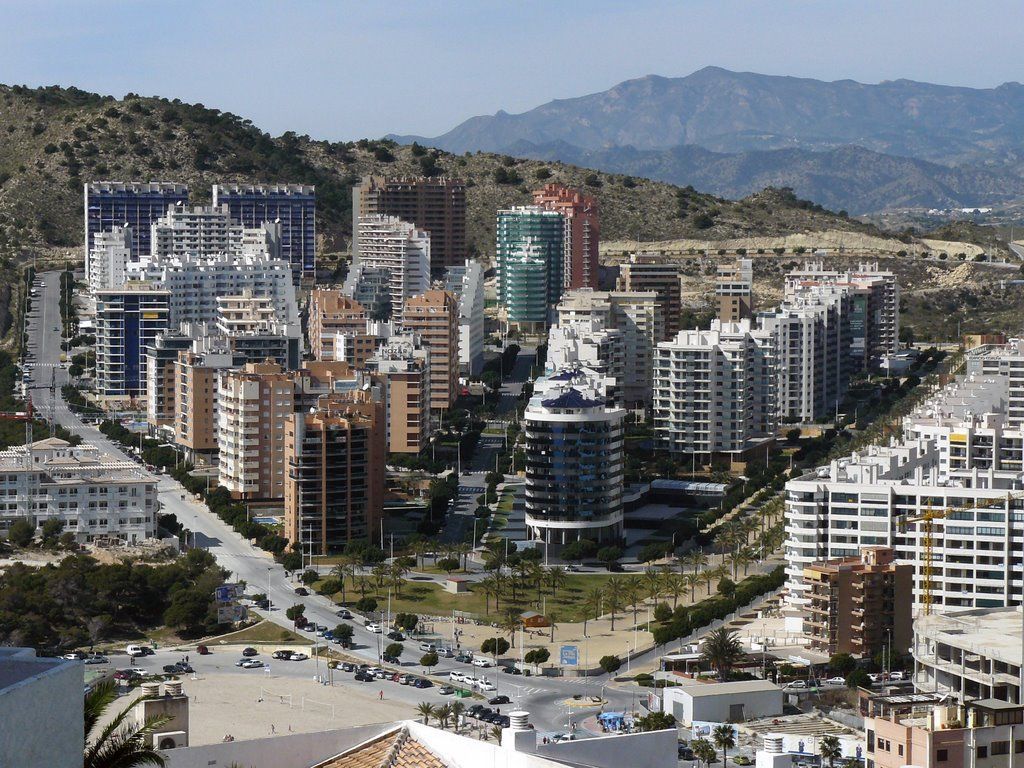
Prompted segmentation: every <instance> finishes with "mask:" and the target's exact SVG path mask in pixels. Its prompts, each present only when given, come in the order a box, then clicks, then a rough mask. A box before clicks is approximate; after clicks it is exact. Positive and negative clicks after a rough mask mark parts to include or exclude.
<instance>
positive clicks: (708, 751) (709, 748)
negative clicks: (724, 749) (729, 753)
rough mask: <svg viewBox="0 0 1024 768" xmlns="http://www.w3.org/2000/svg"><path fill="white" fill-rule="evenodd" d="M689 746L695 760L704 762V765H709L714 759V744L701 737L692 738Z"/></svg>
mask: <svg viewBox="0 0 1024 768" xmlns="http://www.w3.org/2000/svg"><path fill="white" fill-rule="evenodd" d="M690 748H691V749H692V750H693V756H694V757H695V758H697V762H700V763H704V765H705V766H709V765H711V763H712V762H713V761H714V759H715V745H714V744H712V743H711V742H710V741H708V740H707V739H705V738H703V737H702V738H699V739H694V740H693V742H692V743H691V744H690Z"/></svg>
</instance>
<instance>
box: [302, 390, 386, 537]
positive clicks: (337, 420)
mask: <svg viewBox="0 0 1024 768" xmlns="http://www.w3.org/2000/svg"><path fill="white" fill-rule="evenodd" d="M285 456H286V462H287V467H286V478H285V492H284V508H285V514H284V521H285V526H284V528H285V537H286V538H287V539H288V540H289V542H291V543H292V544H294V545H296V546H297V547H298V548H299V549H300V550H301V551H302V552H306V553H308V554H310V555H314V554H316V555H327V554H331V553H334V552H339V551H341V550H342V549H343V548H344V547H345V545H346V544H348V543H349V542H352V541H358V540H366V539H370V540H373V535H374V533H375V532H376V531H378V530H379V528H380V520H381V518H382V517H383V512H384V466H385V464H386V462H387V450H386V442H385V427H384V407H383V404H382V403H381V402H380V400H379V399H375V394H374V393H373V392H367V391H359V392H352V393H346V394H344V395H326V396H324V397H322V398H320V400H319V401H318V403H317V406H316V408H315V409H314V410H312V411H310V412H305V411H300V412H298V413H295V414H293V415H292V417H291V419H290V420H289V422H288V424H287V426H286V428H285Z"/></svg>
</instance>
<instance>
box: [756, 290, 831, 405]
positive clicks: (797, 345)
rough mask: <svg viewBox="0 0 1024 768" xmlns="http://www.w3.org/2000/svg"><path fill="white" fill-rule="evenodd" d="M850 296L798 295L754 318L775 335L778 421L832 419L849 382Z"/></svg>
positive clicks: (827, 293)
mask: <svg viewBox="0 0 1024 768" xmlns="http://www.w3.org/2000/svg"><path fill="white" fill-rule="evenodd" d="M850 306H851V302H850V297H849V295H848V294H847V293H844V292H841V291H835V292H825V293H822V294H819V295H815V296H813V297H811V296H799V297H797V298H796V299H794V300H793V301H791V302H789V301H787V302H785V303H783V304H782V305H780V306H779V307H776V308H775V309H774V310H772V311H771V312H762V313H761V314H760V315H758V324H759V325H760V327H761V329H762V330H764V331H767V332H769V333H771V334H772V335H774V336H775V348H776V361H777V367H778V375H779V383H778V390H777V393H778V394H777V397H778V415H779V419H780V420H781V421H783V422H812V421H815V420H817V419H822V418H827V417H829V416H832V415H833V414H834V413H835V412H836V410H837V409H838V407H839V404H840V403H841V402H842V399H843V397H844V395H845V394H846V388H847V386H848V385H849V381H850V362H849V355H848V350H849V348H850V341H851V335H850V322H849V313H850Z"/></svg>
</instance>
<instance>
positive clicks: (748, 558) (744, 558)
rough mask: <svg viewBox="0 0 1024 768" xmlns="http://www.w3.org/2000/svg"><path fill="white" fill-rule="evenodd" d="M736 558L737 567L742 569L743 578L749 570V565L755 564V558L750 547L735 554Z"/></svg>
mask: <svg viewBox="0 0 1024 768" xmlns="http://www.w3.org/2000/svg"><path fill="white" fill-rule="evenodd" d="M736 558H737V562H738V563H739V565H740V566H742V567H743V575H744V576H746V575H747V571H749V570H750V565H751V563H756V562H757V556H756V555H755V554H754V552H753V550H751V549H750V547H744V548H743V549H741V550H740V551H739V552H738V553H737V555H736Z"/></svg>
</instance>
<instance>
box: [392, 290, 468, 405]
mask: <svg viewBox="0 0 1024 768" xmlns="http://www.w3.org/2000/svg"><path fill="white" fill-rule="evenodd" d="M403 325H404V327H405V329H406V330H407V331H410V332H412V333H414V334H416V335H417V336H418V337H419V338H420V340H421V342H422V343H423V346H424V347H426V349H427V352H428V353H429V355H430V407H431V408H432V409H433V410H435V411H443V410H447V409H448V408H451V406H452V403H454V402H455V398H456V397H457V396H458V393H459V306H458V303H457V302H456V300H455V297H454V296H452V294H450V293H449V292H448V291H439V290H433V291H427V292H426V293H424V294H422V295H420V296H414V297H413V298H411V299H409V301H408V302H407V303H406V310H405V322H404V323H403Z"/></svg>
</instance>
